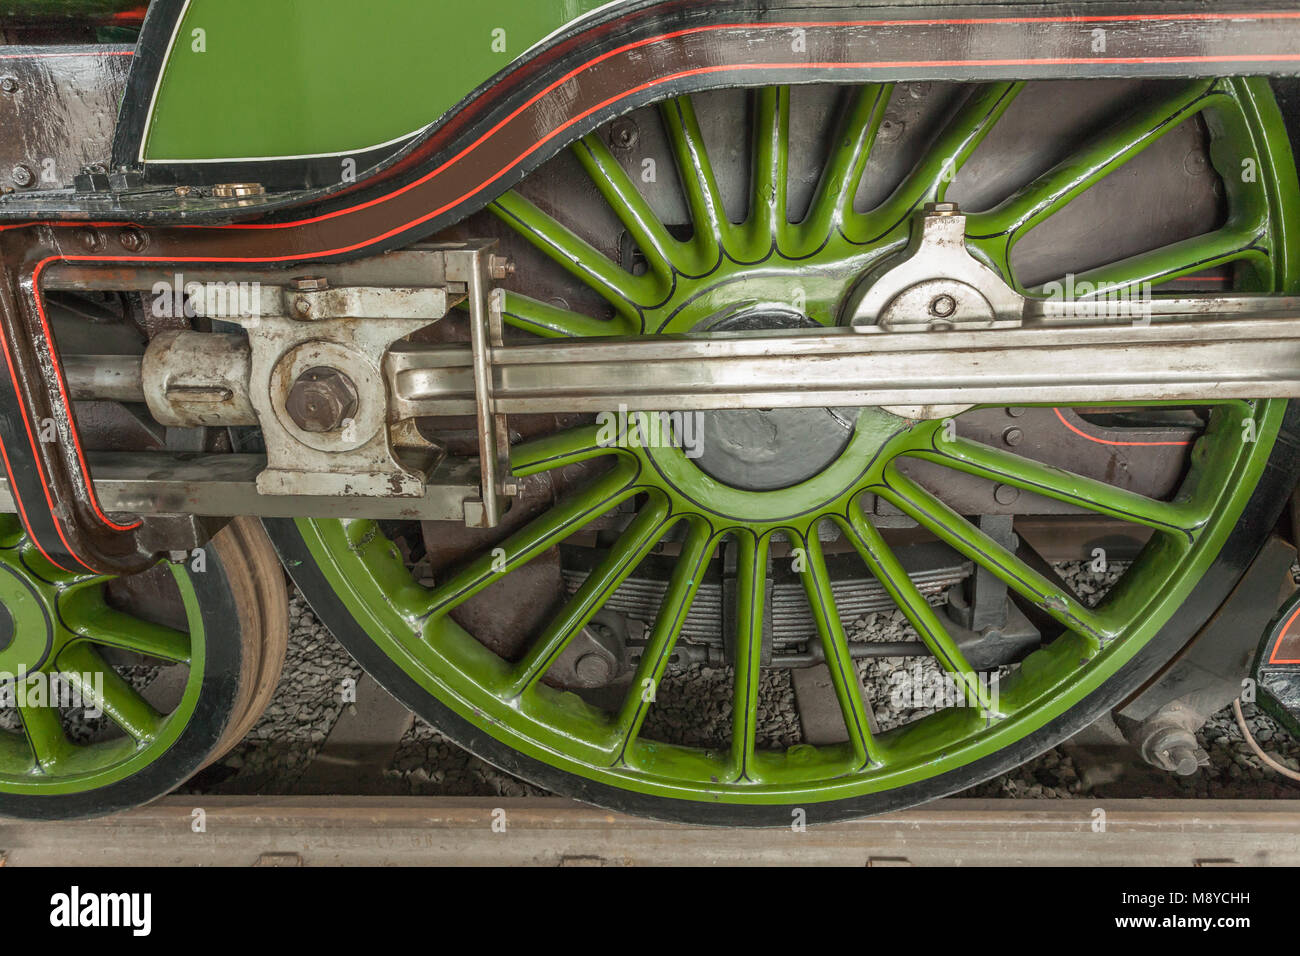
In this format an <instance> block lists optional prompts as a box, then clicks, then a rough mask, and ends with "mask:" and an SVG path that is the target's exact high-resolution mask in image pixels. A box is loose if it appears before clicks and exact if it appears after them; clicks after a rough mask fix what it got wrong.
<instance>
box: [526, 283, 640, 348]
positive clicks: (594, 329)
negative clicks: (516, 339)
mask: <svg viewBox="0 0 1300 956" xmlns="http://www.w3.org/2000/svg"><path fill="white" fill-rule="evenodd" d="M501 317H502V318H503V319H504V320H505V322H506V323H507V324H508V325H513V326H514V327H515V328H517V329H523V330H524V331H525V332H532V333H533V334H534V335H541V336H544V337H546V338H567V337H574V338H582V337H590V336H598V335H635V334H637V333H638V332H640V331H641V325H640V323H639V322H637V321H635V320H632V319H629V318H628V317H627V316H626V315H622V314H616V315H615V317H614V318H613V319H593V318H592V317H591V316H589V315H583V314H581V313H580V312H573V311H571V310H569V309H563V308H560V307H559V306H554V305H549V304H548V303H546V302H538V301H537V300H536V299H533V298H530V297H529V296H526V295H520V294H519V293H518V292H507V293H506V296H505V308H504V309H503V310H502V313H501Z"/></svg>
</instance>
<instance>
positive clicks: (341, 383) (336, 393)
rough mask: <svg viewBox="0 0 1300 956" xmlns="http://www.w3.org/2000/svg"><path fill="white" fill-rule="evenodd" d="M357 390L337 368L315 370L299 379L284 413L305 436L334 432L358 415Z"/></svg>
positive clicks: (294, 385)
mask: <svg viewBox="0 0 1300 956" xmlns="http://www.w3.org/2000/svg"><path fill="white" fill-rule="evenodd" d="M357 405H358V399H357V387H356V386H355V385H354V384H353V383H352V379H350V378H348V377H347V375H345V374H344V373H342V372H340V371H339V370H338V369H336V368H328V367H325V366H317V367H316V368H310V369H308V370H307V371H305V372H303V373H302V374H301V375H299V376H298V378H297V380H296V381H295V382H294V383H293V386H292V387H291V388H290V389H289V394H288V396H287V397H286V399H285V403H284V406H285V411H287V412H288V413H289V417H290V418H291V419H293V423H294V424H295V425H297V426H298V427H299V428H301V429H302V430H303V431H305V432H316V433H321V432H334V431H338V430H339V429H340V428H342V427H343V425H344V423H345V422H347V421H348V419H351V418H355V417H356V414H357Z"/></svg>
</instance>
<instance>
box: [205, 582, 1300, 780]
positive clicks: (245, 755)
mask: <svg viewBox="0 0 1300 956" xmlns="http://www.w3.org/2000/svg"><path fill="white" fill-rule="evenodd" d="M1122 570H1123V569H1122V568H1121V567H1118V566H1112V567H1111V568H1109V569H1108V570H1107V572H1106V573H1105V574H1104V575H1097V574H1095V573H1094V572H1091V571H1089V570H1088V569H1087V566H1086V565H1085V564H1084V563H1083V562H1072V563H1071V564H1069V565H1060V566H1057V571H1058V573H1059V574H1061V575H1062V577H1064V578H1065V579H1066V580H1067V581H1069V583H1070V584H1071V586H1072V587H1074V588H1075V589H1076V591H1078V593H1079V594H1080V595H1081V597H1082V598H1083V599H1084V600H1085V601H1086V602H1088V603H1090V604H1091V603H1095V601H1097V600H1100V598H1101V596H1102V595H1103V594H1104V593H1105V590H1106V588H1107V587H1108V586H1109V584H1110V583H1112V582H1113V581H1114V580H1115V579H1116V578H1117V577H1118V576H1119V574H1120V573H1122ZM290 625H291V628H290V638H289V651H288V656H287V659H286V661H285V669H284V673H283V675H282V677H281V680H280V683H279V685H278V687H277V688H276V692H275V695H274V697H273V699H272V702H271V705H270V706H269V708H268V709H267V712H266V714H265V715H263V717H262V719H261V720H260V721H259V722H258V723H257V725H256V726H254V728H253V729H252V731H250V732H249V734H248V736H247V737H246V738H245V740H244V741H242V742H241V743H240V744H239V745H238V746H237V747H236V748H235V749H234V750H233V751H231V753H230V754H228V755H227V756H226V757H224V758H223V759H222V760H221V761H220V762H219V763H218V764H217V765H216V766H214V767H212V768H209V769H208V770H207V771H205V772H204V773H203V774H202V775H201V776H200V777H197V778H195V780H193V781H191V785H190V788H189V789H191V790H193V791H197V792H217V793H263V794H267V793H289V792H292V791H293V787H294V784H295V781H296V780H297V779H298V778H299V777H300V776H301V774H302V773H303V771H304V770H305V769H306V768H307V767H308V765H309V764H310V763H311V761H312V759H313V758H314V757H315V755H316V753H317V752H318V751H319V749H320V748H321V746H322V745H323V744H324V742H325V740H326V738H327V737H328V735H329V731H330V729H331V728H332V727H333V725H334V722H335V721H336V720H337V719H338V717H339V715H340V714H341V713H342V712H343V708H344V706H345V705H344V703H343V702H342V691H341V689H342V687H343V681H344V680H345V679H352V680H356V679H358V678H359V677H360V676H361V670H360V668H359V667H358V666H357V665H356V664H355V663H354V662H353V661H352V660H351V658H350V657H349V656H348V654H347V653H346V652H345V651H344V650H343V648H342V647H341V646H340V645H339V644H338V643H337V642H336V641H335V640H334V639H333V637H332V636H331V635H330V634H329V632H328V631H327V630H326V629H325V627H324V626H323V625H322V624H320V622H319V621H317V620H316V618H315V616H314V615H313V614H312V612H311V610H310V609H309V608H308V607H307V606H306V603H305V602H304V601H303V600H302V599H301V598H300V597H298V596H296V595H295V596H294V597H293V599H292V600H291V602H290ZM848 632H849V637H850V640H854V641H862V640H877V641H898V640H915V639H916V635H915V632H914V631H913V630H912V628H911V626H910V625H909V624H908V623H907V621H906V619H904V618H903V615H902V613H901V612H897V611H895V612H881V613H878V614H872V615H867V616H865V617H864V618H862V619H861V620H858V621H855V622H852V623H851V624H849V625H848ZM918 667H919V671H918ZM858 671H859V675H860V676H861V678H862V680H863V683H864V687H865V688H866V690H867V694H868V699H869V700H871V701H872V707H873V711H874V716H875V719H876V721H877V723H878V724H879V726H880V727H881V728H882V729H888V728H890V727H894V726H897V725H899V724H902V723H906V722H908V721H910V720H914V719H916V718H918V717H920V716H922V715H923V714H925V713H928V712H930V711H931V710H933V709H934V708H933V707H925V706H921V707H914V706H911V705H910V703H909V702H908V700H907V695H905V694H898V693H895V691H896V690H897V689H898V687H899V686H900V685H901V686H906V684H904V683H903V677H902V676H900V675H899V672H900V671H902V672H903V673H904V674H905V675H906V678H907V680H912V681H914V680H916V679H917V676H918V674H919V675H920V678H921V679H923V680H931V679H934V678H937V677H938V676H939V674H940V672H939V670H938V667H937V665H936V664H935V663H934V661H933V660H931V659H918V658H872V659H867V660H862V661H859V662H858ZM731 682H732V671H731V668H730V667H708V666H705V665H701V664H689V665H685V666H673V667H670V669H669V673H668V676H667V678H666V679H665V681H664V682H663V684H662V685H661V687H660V689H659V692H658V695H657V699H656V701H655V705H654V706H653V707H652V708H651V709H650V711H649V713H648V715H647V719H646V723H645V730H644V733H645V734H646V736H648V737H650V738H653V739H656V740H661V741H665V742H671V743H680V744H685V745H694V746H703V745H717V744H718V743H720V742H722V743H725V742H726V741H727V740H729V739H730V733H731V728H730V722H731V693H732V686H731ZM898 698H902V703H901V704H900V703H899V701H898ZM1245 714H1246V717H1247V720H1248V722H1249V725H1250V727H1251V729H1252V732H1253V733H1254V734H1255V736H1256V739H1257V740H1259V742H1260V744H1261V746H1263V747H1264V749H1265V750H1266V751H1268V752H1269V753H1270V754H1272V755H1273V756H1274V757H1275V759H1279V760H1280V761H1281V762H1282V763H1283V764H1284V765H1285V766H1289V767H1291V768H1292V769H1300V742H1298V741H1296V740H1295V739H1294V738H1293V737H1291V736H1290V735H1289V734H1287V732H1286V731H1285V730H1284V729H1282V728H1281V727H1279V726H1278V725H1277V724H1276V723H1275V722H1274V721H1273V720H1272V719H1271V718H1269V717H1268V716H1267V715H1266V714H1263V713H1262V712H1260V711H1259V710H1258V709H1257V708H1256V707H1254V705H1246V707H1245ZM1198 739H1199V740H1200V742H1201V746H1202V747H1204V748H1205V750H1206V752H1207V753H1208V754H1209V757H1210V766H1209V767H1205V768H1202V769H1201V770H1200V771H1199V772H1198V773H1196V774H1195V775H1193V776H1191V777H1177V776H1175V775H1173V774H1165V773H1160V772H1156V771H1152V770H1150V768H1146V767H1145V766H1144V765H1143V764H1142V763H1141V761H1140V759H1139V758H1138V757H1137V756H1136V754H1135V753H1133V752H1131V751H1128V750H1127V749H1126V748H1120V749H1117V751H1116V752H1115V753H1105V754H1101V755H1099V754H1096V753H1094V752H1092V751H1091V750H1089V749H1088V748H1080V747H1078V746H1076V745H1075V744H1073V743H1072V742H1067V743H1065V744H1063V745H1061V746H1060V747H1057V748H1055V749H1053V750H1051V751H1048V752H1047V753H1045V754H1043V755H1041V756H1039V757H1037V758H1035V759H1034V760H1031V761H1030V762H1029V763H1027V764H1024V765H1023V766H1021V767H1018V768H1017V769H1015V770H1013V771H1011V772H1010V773H1007V774H1004V775H1002V776H1001V777H998V778H995V779H993V780H990V781H988V782H986V783H983V784H980V785H978V786H976V787H974V788H971V789H970V790H968V791H966V792H965V793H964V794H963V795H965V796H973V797H1015V798H1025V797H1030V798H1034V797H1038V798H1044V799H1076V798H1097V797H1127V796H1176V795H1185V796H1189V797H1241V798H1244V797H1282V798H1288V797H1289V798H1295V797H1300V785H1296V784H1294V783H1291V782H1289V781H1286V780H1283V779H1281V778H1280V777H1279V776H1278V775H1277V774H1275V773H1273V772H1272V771H1269V770H1266V769H1264V768H1263V767H1262V766H1261V763H1260V761H1259V759H1258V758H1257V757H1256V756H1255V755H1254V754H1253V753H1252V752H1251V751H1250V749H1249V747H1248V746H1247V744H1246V742H1245V740H1244V739H1243V738H1242V736H1241V733H1240V731H1239V729H1238V728H1237V726H1236V721H1235V719H1234V717H1233V715H1232V712H1231V710H1230V709H1226V710H1224V711H1222V712H1220V713H1218V714H1216V715H1215V716H1214V717H1213V718H1212V719H1211V720H1210V721H1209V722H1208V723H1207V724H1206V726H1205V727H1204V728H1203V729H1202V730H1201V732H1200V733H1199V734H1198ZM800 740H801V732H800V727H799V718H798V712H797V709H796V706H795V698H794V689H793V681H792V680H791V677H790V673H789V672H788V671H764V676H763V682H762V687H761V690H760V698H759V716H758V743H759V746H760V747H789V746H793V745H795V744H797V743H799V742H800ZM383 776H384V779H383V781H382V784H381V785H380V786H378V787H374V786H372V787H370V788H368V789H371V790H374V789H380V790H382V791H383V792H389V793H409V794H413V795H430V796H432V795H441V796H536V795H541V794H542V793H543V792H544V791H542V790H540V789H538V788H536V787H534V786H532V785H531V784H528V783H525V782H523V781H521V780H519V779H517V778H515V777H512V776H511V775H509V774H507V773H504V772H502V771H500V770H497V769H496V768H495V767H492V766H490V765H489V764H487V763H485V762H484V761H482V760H479V759H478V758H477V757H474V756H472V755H471V754H469V753H468V752H466V751H464V750H462V749H461V748H459V747H458V746H456V745H455V744H453V743H451V742H450V741H448V740H447V739H446V738H445V737H443V736H442V734H440V733H439V732H438V731H437V730H436V729H434V728H433V727H431V726H429V725H428V724H426V723H425V722H424V721H422V720H420V719H418V718H417V719H416V720H415V722H414V724H413V725H412V727H411V728H410V729H409V730H408V731H407V732H406V734H405V736H404V737H403V738H402V739H401V741H400V742H399V743H398V744H397V745H396V747H395V749H394V756H393V759H392V762H391V764H390V765H389V767H388V768H387V770H386V771H385V772H384V775H383Z"/></svg>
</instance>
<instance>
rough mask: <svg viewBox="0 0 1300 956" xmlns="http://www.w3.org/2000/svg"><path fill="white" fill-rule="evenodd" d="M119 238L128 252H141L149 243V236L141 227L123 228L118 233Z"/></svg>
mask: <svg viewBox="0 0 1300 956" xmlns="http://www.w3.org/2000/svg"><path fill="white" fill-rule="evenodd" d="M117 239H118V242H120V243H122V248H123V249H125V250H126V251H127V252H139V251H140V250H141V249H143V248H144V247H145V246H147V245H149V237H148V236H146V235H145V234H144V233H143V232H141V231H140V230H139V229H123V230H122V231H121V232H119V233H118V234H117Z"/></svg>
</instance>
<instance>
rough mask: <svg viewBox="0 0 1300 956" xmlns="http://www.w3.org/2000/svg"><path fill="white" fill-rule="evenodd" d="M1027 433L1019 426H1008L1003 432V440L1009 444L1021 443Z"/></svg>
mask: <svg viewBox="0 0 1300 956" xmlns="http://www.w3.org/2000/svg"><path fill="white" fill-rule="evenodd" d="M1024 437H1025V433H1024V432H1023V431H1021V430H1020V429H1019V428H1014V427H1013V428H1008V429H1007V430H1006V431H1004V432H1003V433H1002V440H1003V441H1004V442H1006V443H1007V444H1008V445H1019V444H1020V443H1021V441H1023V440H1024Z"/></svg>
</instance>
